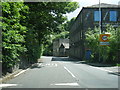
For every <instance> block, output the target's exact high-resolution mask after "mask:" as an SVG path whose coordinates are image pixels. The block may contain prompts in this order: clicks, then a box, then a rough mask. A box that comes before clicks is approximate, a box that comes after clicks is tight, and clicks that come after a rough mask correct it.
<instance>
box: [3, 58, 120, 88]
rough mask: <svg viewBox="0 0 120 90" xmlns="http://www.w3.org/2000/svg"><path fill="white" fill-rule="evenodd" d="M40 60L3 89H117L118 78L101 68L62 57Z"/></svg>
mask: <svg viewBox="0 0 120 90" xmlns="http://www.w3.org/2000/svg"><path fill="white" fill-rule="evenodd" d="M42 60H43V62H42V63H41V62H39V63H37V64H36V65H35V66H33V67H31V68H29V69H27V70H26V71H25V72H23V73H22V74H20V75H19V74H18V75H16V76H15V78H14V79H11V80H9V81H8V82H6V83H4V84H3V88H118V76H117V75H114V74H112V72H110V71H108V70H105V69H103V68H101V67H95V66H90V65H87V64H84V63H82V61H73V60H68V59H67V58H62V57H61V58H58V57H45V56H44V57H42Z"/></svg>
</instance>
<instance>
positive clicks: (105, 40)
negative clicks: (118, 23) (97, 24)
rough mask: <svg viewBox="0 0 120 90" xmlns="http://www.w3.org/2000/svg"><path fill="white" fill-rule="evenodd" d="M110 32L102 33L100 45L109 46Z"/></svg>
mask: <svg viewBox="0 0 120 90" xmlns="http://www.w3.org/2000/svg"><path fill="white" fill-rule="evenodd" d="M108 37H110V34H100V45H102V46H107V45H109V39H108Z"/></svg>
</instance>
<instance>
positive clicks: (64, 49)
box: [53, 38, 69, 56]
mask: <svg viewBox="0 0 120 90" xmlns="http://www.w3.org/2000/svg"><path fill="white" fill-rule="evenodd" d="M68 50H69V39H62V38H60V39H55V40H54V41H53V56H68V55H69V54H68Z"/></svg>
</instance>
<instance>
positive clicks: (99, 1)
mask: <svg viewBox="0 0 120 90" xmlns="http://www.w3.org/2000/svg"><path fill="white" fill-rule="evenodd" d="M100 34H101V3H100V0H99V35H100ZM98 49H99V62H100V45H99V46H98Z"/></svg>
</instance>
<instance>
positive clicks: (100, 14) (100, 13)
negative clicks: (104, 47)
mask: <svg viewBox="0 0 120 90" xmlns="http://www.w3.org/2000/svg"><path fill="white" fill-rule="evenodd" d="M101 16H102V11H101V3H100V0H99V29H100V34H101V26H102V25H101V21H102V20H101Z"/></svg>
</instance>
